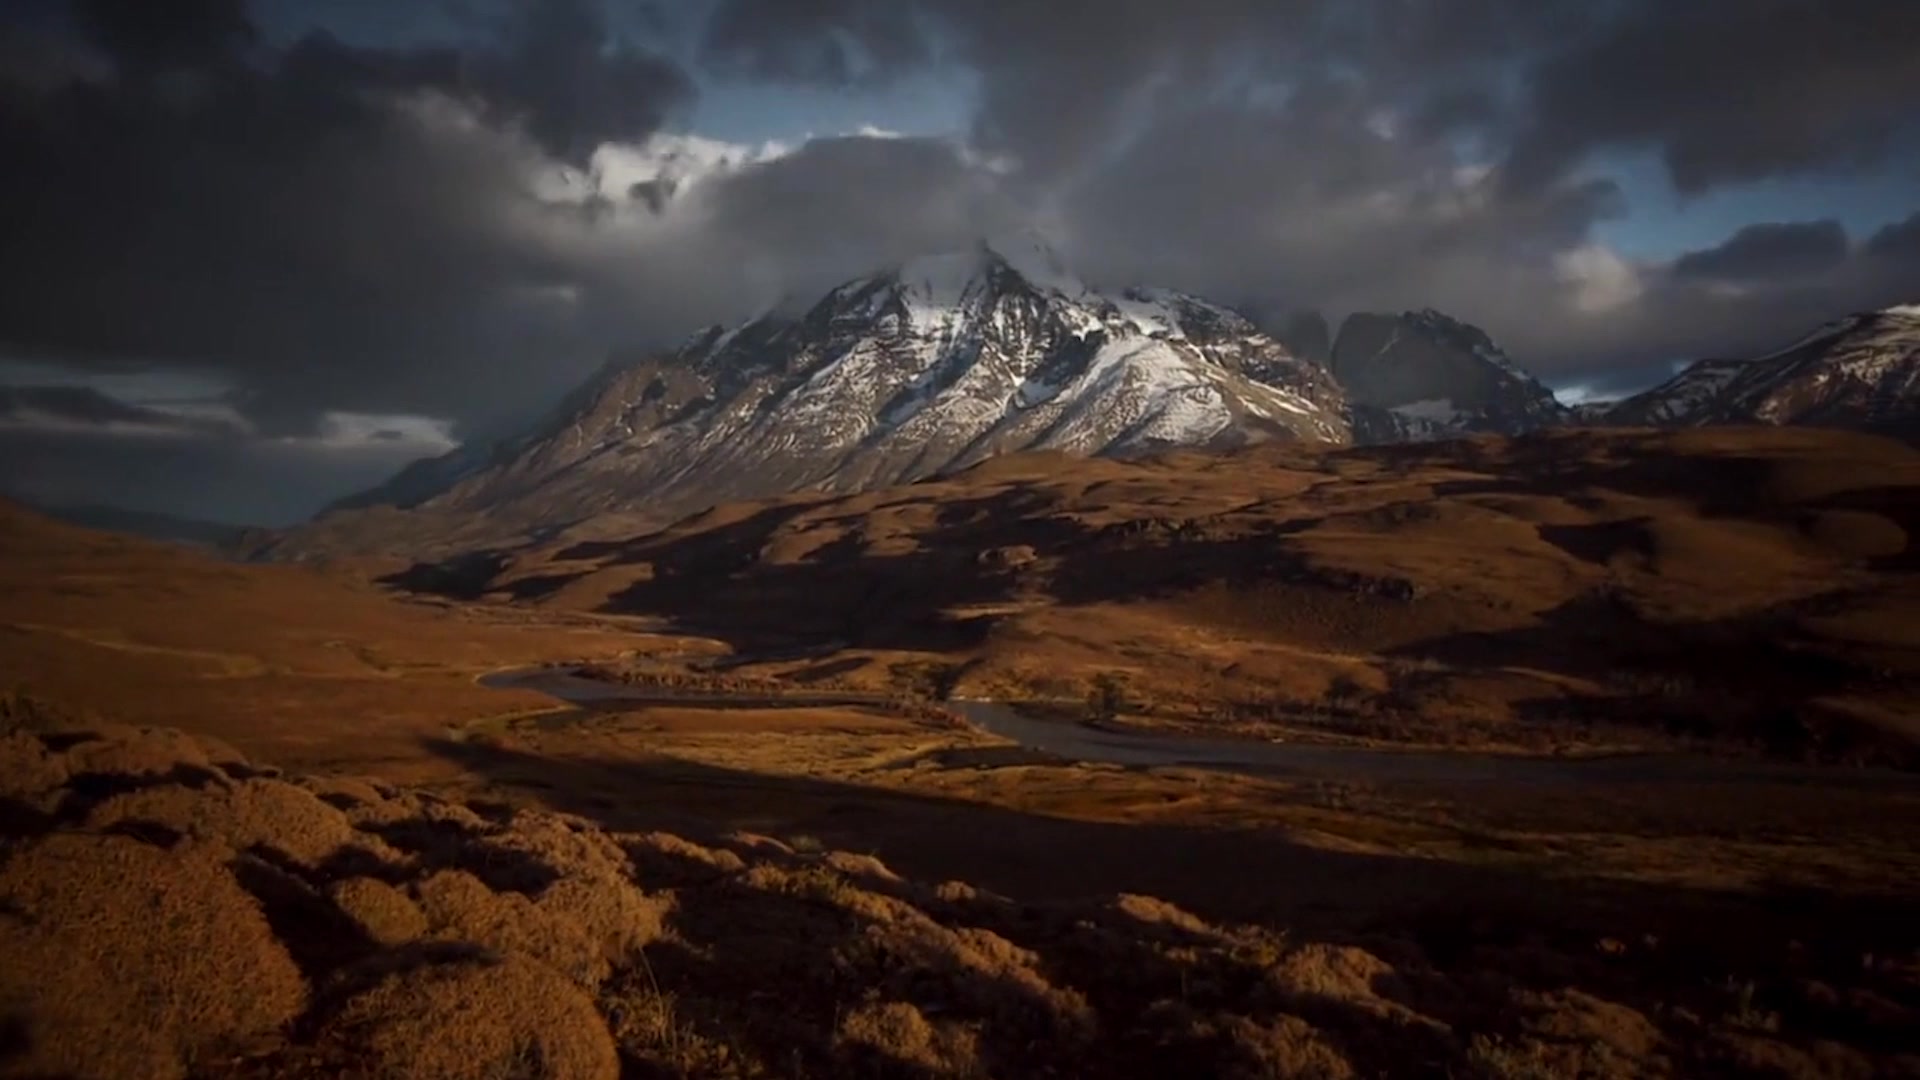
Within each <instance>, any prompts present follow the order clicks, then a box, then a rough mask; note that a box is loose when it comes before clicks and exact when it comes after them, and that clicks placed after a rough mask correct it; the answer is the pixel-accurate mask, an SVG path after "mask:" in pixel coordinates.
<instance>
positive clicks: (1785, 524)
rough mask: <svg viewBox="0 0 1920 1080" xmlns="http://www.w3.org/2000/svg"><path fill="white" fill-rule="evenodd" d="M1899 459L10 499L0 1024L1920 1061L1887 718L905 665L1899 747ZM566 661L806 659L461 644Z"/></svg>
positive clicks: (191, 1052) (538, 1056)
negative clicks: (344, 554) (477, 536)
mask: <svg viewBox="0 0 1920 1080" xmlns="http://www.w3.org/2000/svg"><path fill="white" fill-rule="evenodd" d="M1916 461H1920V459H1917V458H1916V456H1915V455H1914V453H1913V452H1912V451H1910V450H1909V449H1907V448H1906V447H1904V446H1901V445H1898V444H1894V443H1889V442H1883V441H1879V440H1875V439H1870V438H1865V437H1859V436H1851V435H1841V434H1834V433H1813V432H1795V431H1782V432H1724V431H1722V432H1701V433H1687V434H1680V435H1650V434H1643V433H1631V432H1628V433H1612V434H1607V435H1604V436H1602V435H1586V434H1577V433H1574V434H1556V435H1553V436H1550V437H1543V438H1540V439H1533V440H1522V441H1518V442H1499V441H1482V442H1473V443H1467V444H1461V445H1456V446H1452V447H1397V448H1389V449H1378V450H1365V451H1357V450H1356V451H1338V452H1315V451H1309V450H1305V449H1300V448H1286V447H1269V448H1265V449H1261V450H1257V451H1253V452H1248V453H1242V454H1238V455H1235V456H1231V457H1224V458H1209V457H1202V456H1193V455H1184V456H1176V457H1172V458H1167V459H1163V460H1156V461H1148V462H1133V463H1121V462H1102V461H1093V462H1086V461H1068V460H1065V459H1057V458H1048V457H1021V458H1013V459H1006V460H1002V461H997V462H993V463H990V464H988V465H986V466H982V467H980V468H977V469H974V470H971V471H969V472H968V473H966V474H964V475H962V476H958V477H954V478H949V479H943V480H937V481H929V482H927V483H923V484H918V485H913V486H910V487H906V488H900V489H895V490H892V491H888V492H880V493H874V494H870V495H861V496H853V497H844V498H829V497H824V496H805V497H795V498H791V499H786V500H779V501H776V502H772V503H764V504H754V505H749V506H736V507H723V508H719V509H716V510H714V511H711V512H709V513H707V514H704V515H700V516H698V517H696V518H694V519H690V520H688V521H686V522H682V523H680V524H678V525H676V526H674V527H673V528H671V529H668V530H665V531H663V532H659V533H654V534H649V535H644V536H638V535H625V534H621V533H620V532H619V531H618V530H611V531H610V527H609V525H608V523H599V525H597V526H596V528H598V529H599V530H600V532H599V534H598V535H594V536H574V537H569V538H567V539H565V540H563V541H561V542H558V543H553V544H548V545H545V546H538V547H529V548H525V549H521V550H517V551H513V552H492V553H482V554H480V555H470V556H469V557H468V558H466V559H463V560H457V561H455V562H453V563H449V564H430V565H423V566H417V567H413V568H412V569H410V570H407V571H405V572H402V573H401V574H399V576H398V577H397V578H395V579H394V580H395V581H397V582H398V583H400V584H409V585H413V586H415V587H420V588H430V589H431V590H437V591H439V592H441V593H452V594H454V596H453V597H447V596H443V595H442V596H422V595H418V594H416V595H415V596H413V597H412V598H407V597H396V596H393V595H390V594H385V593H383V592H382V590H380V589H378V588H376V587H374V586H371V585H369V584H367V583H365V582H364V580H362V579H359V578H356V577H355V576H354V573H353V572H350V571H351V569H352V568H345V567H333V568H315V567H300V566H256V565H237V564H225V563H219V562H216V561H213V560H210V559H207V558H204V557H201V556H198V555H195V554H193V553H190V552H185V551H177V550H174V549H170V548H163V547H159V546H155V545H150V544H143V543H140V542H138V541H133V540H122V539H116V538H111V537H106V536H103V535H101V534H96V533H89V532H85V531H82V530H76V529H69V528H66V527H63V526H57V525H52V524H50V523H47V522H44V521H42V520H40V519H38V518H34V517H32V516H30V515H26V514H23V513H18V512H15V511H13V510H10V509H6V508H4V507H0V572H3V573H4V574H5V580H4V586H5V588H6V595H7V604H6V607H5V610H4V611H0V688H4V687H6V686H8V685H14V686H20V687H23V688H24V689H26V690H28V691H30V692H31V693H32V694H33V695H35V697H21V696H18V695H14V696H7V695H0V1075H4V1076H22V1077H29V1076H31V1077H41V1078H46V1077H72V1078H76V1080H77V1078H91V1077H116V1078H117V1077H133V1076H138V1077H168V1076H173V1077H183V1078H184V1077H194V1078H207V1080H216V1078H219V1080H239V1078H251V1077H268V1076H275V1077H278V1076H292V1077H302V1076H305V1077H314V1078H316V1080H317V1078H319V1077H336V1076H347V1077H354V1076H359V1077H367V1078H370V1080H371V1078H382V1080H384V1078H390V1077H400V1076H406V1077H458V1078H469V1077H470V1078H474V1080H482V1078H485V1080H502V1078H507V1077H514V1078H539V1077H553V1078H556V1080H559V1078H572V1077H586V1078H591V1077H616V1076H619V1077H648V1076H722V1077H727V1076H734V1077H787V1076H794V1077H803V1076H813V1077H826V1076H898V1077H934V1076H995V1077H1001V1076H1006V1077H1015V1076H1062V1077H1069V1076H1071V1077H1081V1076H1087V1077H1093V1076H1130V1075H1138V1076H1166V1075H1193V1076H1216V1075H1217V1076H1248V1077H1254V1076H1270V1077H1295V1076H1306V1077H1312V1076H1323V1077H1346V1076H1353V1077H1372V1076H1396V1077H1397V1076H1432V1077H1449V1078H1462V1077H1490V1078H1492V1077H1507V1078H1510V1077H1580V1076H1585V1077H1596V1078H1605V1077H1638V1076H1656V1077H1657V1076H1668V1075H1671V1076H1716V1077H1718V1076H1736V1077H1741V1076H1751V1077H1779V1076H1789V1077H1799V1076H1807V1077H1863V1078H1864V1077H1878V1076H1902V1075H1911V1076H1920V1039H1916V1035H1915V1033H1916V1032H1920V1015H1916V1010H1920V951H1916V949H1917V947H1920V930H1916V926H1915V924H1914V922H1913V920H1912V917H1911V912H1912V910H1913V905H1914V904H1915V902H1916V900H1917V899H1920V897H1916V895H1915V882H1916V881H1920V779H1916V777H1915V776H1914V775H1913V774H1911V773H1906V774H1902V773H1897V772H1890V771H1884V770H1860V769H1833V768H1807V767H1797V766H1795V767H1789V766H1784V765H1779V764H1776V763H1768V762H1755V761H1727V760H1719V761H1706V760H1699V759H1692V758H1685V759H1682V758H1674V757H1666V756H1660V757H1646V758H1636V757H1622V758H1618V759H1612V760H1608V761H1600V762H1558V761H1548V760H1543V759H1535V760H1529V761H1524V762H1516V761H1515V760H1514V759H1510V758H1499V759H1496V758H1476V757H1470V756H1461V755H1431V754H1414V755H1398V756H1396V755H1388V757H1387V758H1385V759H1381V760H1389V761H1394V762H1403V763H1406V765H1405V767H1404V768H1402V769H1401V771H1399V772H1394V771H1393V770H1391V769H1389V770H1386V771H1384V772H1382V773H1380V774H1378V775H1366V774H1362V773H1357V772H1356V773H1349V772H1345V771H1342V769H1341V768H1338V767H1334V768H1328V767H1321V768H1318V769H1317V770H1315V769H1305V770H1302V771H1293V772H1289V771H1285V770H1280V771H1271V772H1261V771H1257V770H1235V769H1231V768H1223V769H1216V770H1210V771H1209V770H1200V769H1194V768H1122V767H1119V766H1096V765H1085V764H1075V763H1073V762H1066V761H1061V760H1058V759H1055V758H1050V757H1048V756H1047V755H1045V754H1042V753H1038V752H1035V751H1032V750H1029V749H1025V748H1022V747H1018V746H1013V745H1010V744H1008V743H1007V742H1005V741H1004V740H999V739H995V738H992V737H989V736H986V735H984V734H982V733H979V732H974V731H969V730H965V729H959V728H955V727H953V726H952V725H951V724H949V723H948V722H947V720H948V718H947V717H946V716H945V714H944V713H942V712H940V711H939V710H938V709H936V708H933V707H932V706H933V704H934V703H937V702H938V701H939V700H940V699H942V698H944V697H946V696H948V695H949V694H951V693H953V692H955V691H959V692H961V693H976V694H980V693H985V694H995V695H1003V696H1021V697H1027V698H1045V699H1051V700H1053V701H1054V702H1056V704H1057V705H1058V707H1059V708H1061V709H1062V710H1063V711H1066V712H1070V713H1073V714H1075V715H1078V714H1080V713H1083V712H1086V711H1093V712H1098V713H1102V714H1104V713H1112V714H1114V715H1113V717H1112V720H1113V721H1114V722H1117V723H1122V724H1133V725H1151V726H1163V727H1164V726H1170V725H1184V726H1206V727H1209V728H1212V729H1215V730H1232V731H1236V732H1241V733H1247V734H1272V733H1275V732H1284V733H1285V734H1286V735H1287V737H1288V739H1289V740H1295V739H1298V738H1300V737H1301V736H1303V735H1307V736H1311V737H1314V738H1318V739H1328V740H1331V739H1339V740H1345V741H1361V742H1364V741H1370V740H1378V739H1392V740H1398V741H1402V742H1406V741H1418V742H1426V743H1436V744H1446V745H1453V746H1479V747H1485V746H1501V747H1510V748H1521V749H1545V748H1550V747H1552V748H1566V747H1572V746H1587V747H1592V746H1597V745H1608V744H1622V743H1627V744H1640V745H1648V744H1656V743H1662V742H1666V743H1695V744H1699V745H1712V746H1715V747H1719V748H1730V747H1736V746H1739V747H1748V748H1758V749H1764V750H1772V751H1775V752H1777V753H1782V754H1789V755H1793V756H1801V757H1822V758H1828V759H1835V760H1847V759H1852V760H1881V761H1890V762H1902V763H1908V764H1911V763H1912V761H1913V758H1912V753H1913V749H1912V748H1913V746H1914V728H1913V725H1914V717H1915V716H1916V715H1920V709H1916V699H1915V696H1914V694H1915V681H1914V680H1915V676H1916V670H1920V669H1917V668H1916V660H1915V657H1916V653H1917V651H1920V637H1916V634H1920V618H1916V612H1920V603H1917V602H1916V601H1917V600H1920V596H1917V595H1916V587H1917V586H1916V579H1915V576H1914V574H1913V570H1914V569H1915V567H1916V565H1917V564H1916V563H1915V561H1914V558H1915V556H1914V549H1913V547H1912V541H1911V539H1910V534H1911V533H1913V531H1914V530H1917V529H1920V518H1917V517H1916V502H1915V492H1916V491H1920V472H1917V471H1916V470H1920V465H1917V464H1916ZM480 599H489V600H511V601H514V602H513V603H467V602H465V601H468V600H480ZM552 660H567V661H592V662H594V663H596V664H597V665H598V666H599V669H600V673H601V674H602V675H603V676H605V677H607V678H609V679H613V680H617V681H625V682H628V683H631V684H632V686H633V688H634V689H635V690H637V691H643V692H648V693H659V694H661V695H662V696H669V697H670V696H672V695H673V694H674V693H676V692H680V691H684V690H689V689H712V688H719V689H726V690H729V691H730V692H732V693H734V694H738V695H746V696H749V697H752V696H761V695H764V696H765V697H767V698H775V697H778V698H782V699H783V700H781V701H779V702H774V701H767V702H764V703H763V705H764V706H765V707H743V703H742V702H740V701H733V702H729V703H713V702H708V703H705V704H703V703H700V702H696V701H681V702H674V703H666V702H662V703H659V704H656V705H653V706H649V707H641V706H638V705H635V704H632V703H622V702H605V703H600V704H597V705H593V706H582V707H560V706H558V705H557V703H556V702H554V701H552V700H551V699H548V698H545V697H542V696H540V695H536V694H533V693H530V692H508V691H501V690H495V689H486V688H483V687H481V686H479V685H476V683H475V679H476V677H477V676H479V675H481V674H482V673H485V672H488V671H491V670H495V669H499V668H505V667H519V666H522V665H528V664H535V663H540V662H544V661H552ZM853 691H858V692H860V693H861V694H864V695H865V696H864V697H859V696H858V695H855V694H852V693H851V692H853ZM806 695H812V697H811V698H810V699H808V698H806ZM796 696H799V697H800V698H802V699H804V700H795V697H796ZM40 698H46V699H52V700H54V701H56V702H58V707H47V706H44V705H42V704H40V703H39V701H38V699H40ZM856 699H857V700H858V701H859V702H861V704H859V705H858V706H857V707H856V706H854V705H849V704H847V702H849V701H852V700H856ZM716 704H724V706H725V707H716ZM103 717H104V718H109V719H102V718H103ZM123 722H124V723H123ZM129 724H131V725H136V726H127V725H129ZM169 729H184V731H185V732H186V733H184V734H182V733H180V732H179V731H174V730H169ZM1375 756H1376V757H1378V755H1375ZM1342 760H1346V759H1342ZM268 761H273V762H279V763H281V765H283V766H285V767H286V768H288V770H289V771H288V772H286V773H283V772H281V771H280V769H278V768H275V767H273V766H270V765H266V764H263V762H268ZM1476 762H1477V763H1479V764H1475V763H1476ZM1423 763H1425V764H1430V765H1432V764H1442V763H1444V764H1445V765H1446V767H1445V768H1434V769H1425V768H1423V767H1422V765H1423ZM1460 763H1466V764H1465V766H1464V767H1460V768H1456V767H1455V766H1456V765H1459V764H1460ZM1522 766H1524V767H1523V768H1522ZM1516 769H1518V771H1514V770H1516ZM1542 778H1546V781H1544V782H1543V780H1542Z"/></svg>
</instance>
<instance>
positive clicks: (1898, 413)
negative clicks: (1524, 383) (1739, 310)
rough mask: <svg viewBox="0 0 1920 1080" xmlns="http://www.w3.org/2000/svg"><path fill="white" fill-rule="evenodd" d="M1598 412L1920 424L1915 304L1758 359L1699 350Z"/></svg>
mask: <svg viewBox="0 0 1920 1080" xmlns="http://www.w3.org/2000/svg"><path fill="white" fill-rule="evenodd" d="M1599 422H1600V423H1606V424H1615V425H1629V426H1635V427H1700V426H1703V425H1707V424H1805V425H1808V426H1812V427H1843V428H1859V429H1888V430H1910V429H1914V428H1916V427H1920V305H1913V306H1907V307H1895V308H1889V309H1887V310H1886V311H1876V312H1869V313H1864V314H1858V315H1849V316H1847V317H1846V318H1844V319H1837V320H1835V321H1833V322H1831V323H1828V324H1826V325H1825V326H1822V327H1820V328H1819V329H1817V330H1815V331H1814V332H1813V333H1811V334H1808V335H1807V336H1806V337H1804V338H1802V339H1800V340H1799V341H1797V342H1795V343H1794V344H1792V345H1789V346H1788V347H1786V348H1784V349H1782V350H1780V351H1779V352H1776V353H1772V354H1770V355H1767V356H1762V357H1759V358H1757V359H1753V360H1701V361H1699V362H1698V363H1695V364H1693V365H1692V366H1690V367H1688V368H1687V369H1686V370H1684V371H1682V372H1680V373H1679V374H1678V375H1675V376H1674V377H1673V378H1671V379H1668V380H1667V381H1666V382H1664V383H1661V384H1660V385H1659V386H1656V387H1654V388H1653V389H1651V390H1648V391H1646V392H1645V393H1642V394H1636V395H1634V396H1633V397H1630V398H1627V399H1626V400H1625V401H1621V402H1618V403H1616V404H1614V405H1612V406H1611V407H1609V408H1607V409H1606V410H1605V411H1604V412H1602V413H1601V414H1600V417H1599Z"/></svg>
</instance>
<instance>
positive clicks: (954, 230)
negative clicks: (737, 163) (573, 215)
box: [705, 137, 1017, 299]
mask: <svg viewBox="0 0 1920 1080" xmlns="http://www.w3.org/2000/svg"><path fill="white" fill-rule="evenodd" d="M705 208H706V209H707V211H708V212H709V213H710V215H711V219H710V220H711V225H710V230H709V233H708V236H709V238H710V240H711V242H712V243H714V244H716V245H720V246H721V247H722V248H723V249H725V250H730V251H737V252H738V253H739V255H740V257H741V258H744V259H760V260H766V261H768V262H769V263H772V264H776V265H777V270H776V271H774V273H775V274H776V276H777V277H778V278H780V279H781V280H782V281H783V282H784V284H783V286H782V291H789V292H798V293H800V294H801V295H802V298H804V299H811V298H812V297H809V296H806V294H807V293H808V292H814V293H816V294H817V293H818V292H820V291H824V290H825V289H828V288H831V287H832V286H833V285H835V284H838V283H839V282H841V281H845V280H847V279H848V278H850V277H854V276H858V275H860V274H865V273H869V272H871V271H873V270H875V269H877V268H879V267H880V266H883V265H886V264H888V263H891V262H895V261H898V260H901V259H905V258H909V257H911V256H913V255H915V254H920V253H924V252H928V251H941V250H949V249H952V248H954V247H959V246H964V245H966V244H969V243H971V242H972V241H973V240H975V239H976V238H978V237H980V236H982V235H986V234H990V233H993V232H995V231H997V230H998V229H1000V228H1003V227H1007V226H1011V225H1012V224H1013V223H1014V222H1015V221H1016V220H1017V215H1016V213H1015V212H1014V211H1013V209H1012V208H1011V207H1010V206H1008V205H1007V204H1006V203H1005V202H1004V200H1003V199H1002V197H1001V195H1000V192H999V191H998V189H997V186H996V183H995V178H994V177H993V176H992V175H990V174H989V173H987V172H985V171H983V170H981V169H980V168H978V167H976V166H975V165H973V164H971V163H969V162H968V161H967V160H966V158H965V156H964V155H963V154H962V153H961V152H960V150H959V149H958V148H957V147H956V146H955V145H954V144H953V143H951V142H948V141H946V140H941V139H923V138H864V137H846V138H831V139H815V140H813V141H811V142H809V143H807V144H806V145H805V146H803V147H801V148H800V149H799V150H797V151H795V152H794V153H792V154H789V155H786V156H784V157H781V158H779V159H777V160H774V161H770V162H767V163H765V164H762V165H759V166H756V167H754V168H751V169H747V170H744V171H742V172H741V173H740V174H738V175H737V176H736V177H734V178H733V179H731V180H730V181H729V182H727V183H725V184H723V185H720V186H718V187H717V188H715V189H714V191H713V194H712V198H711V200H710V201H709V202H708V203H707V204H706V207H705Z"/></svg>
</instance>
